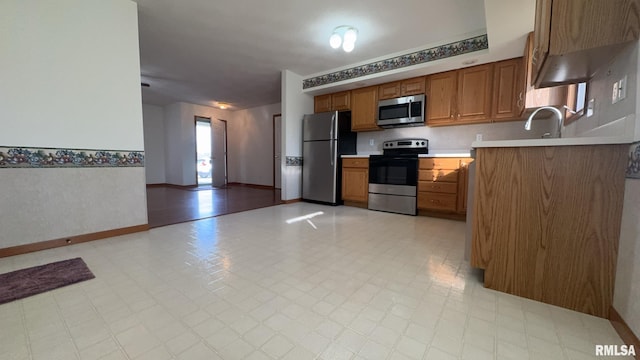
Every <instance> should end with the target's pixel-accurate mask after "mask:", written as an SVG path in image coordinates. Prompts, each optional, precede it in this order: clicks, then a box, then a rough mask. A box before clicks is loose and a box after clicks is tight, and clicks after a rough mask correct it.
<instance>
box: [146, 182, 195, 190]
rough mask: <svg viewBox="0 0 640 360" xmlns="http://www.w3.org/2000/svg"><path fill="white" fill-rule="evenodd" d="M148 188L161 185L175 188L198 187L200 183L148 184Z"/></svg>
mask: <svg viewBox="0 0 640 360" xmlns="http://www.w3.org/2000/svg"><path fill="white" fill-rule="evenodd" d="M147 187H148V188H159V187H169V188H174V189H192V188H196V187H198V185H176V184H167V183H162V184H147Z"/></svg>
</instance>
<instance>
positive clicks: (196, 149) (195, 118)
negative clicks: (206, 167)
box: [193, 115, 213, 187]
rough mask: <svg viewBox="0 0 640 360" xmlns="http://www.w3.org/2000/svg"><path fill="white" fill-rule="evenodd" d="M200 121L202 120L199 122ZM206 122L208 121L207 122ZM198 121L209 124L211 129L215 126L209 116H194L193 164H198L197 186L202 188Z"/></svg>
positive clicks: (196, 169)
mask: <svg viewBox="0 0 640 360" xmlns="http://www.w3.org/2000/svg"><path fill="white" fill-rule="evenodd" d="M198 119H200V120H198ZM205 120H206V121H205ZM198 121H201V122H207V121H208V122H209V128H211V126H213V125H212V124H211V117H207V116H200V115H194V116H193V140H194V142H193V143H194V144H195V146H194V147H193V150H194V153H193V154H194V161H193V163H194V164H196V167H195V175H196V186H200V183H199V182H198V129H197V127H198ZM211 156H213V154H211ZM211 186H212V187H213V184H211Z"/></svg>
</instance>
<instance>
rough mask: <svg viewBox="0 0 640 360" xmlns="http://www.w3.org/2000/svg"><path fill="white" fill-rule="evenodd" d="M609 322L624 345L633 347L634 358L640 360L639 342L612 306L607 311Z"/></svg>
mask: <svg viewBox="0 0 640 360" xmlns="http://www.w3.org/2000/svg"><path fill="white" fill-rule="evenodd" d="M609 322H611V325H613V328H614V329H615V330H616V332H617V333H618V335H620V338H621V339H622V341H623V342H624V343H625V344H626V345H633V347H634V349H635V350H636V352H638V354H637V355H636V356H635V358H636V359H640V340H639V339H638V337H637V336H636V334H634V333H633V330H631V328H630V327H629V325H627V323H626V322H625V321H624V319H623V318H622V316H620V314H619V313H618V311H617V310H616V309H615V308H614V307H613V306H612V307H611V309H609Z"/></svg>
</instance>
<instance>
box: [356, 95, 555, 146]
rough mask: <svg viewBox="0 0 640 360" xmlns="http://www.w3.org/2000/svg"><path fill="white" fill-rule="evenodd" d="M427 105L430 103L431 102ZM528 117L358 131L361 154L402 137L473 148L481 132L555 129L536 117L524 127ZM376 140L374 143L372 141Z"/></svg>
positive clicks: (533, 134) (525, 135) (501, 135)
mask: <svg viewBox="0 0 640 360" xmlns="http://www.w3.org/2000/svg"><path fill="white" fill-rule="evenodd" d="M427 106H429V105H428V104H427ZM524 123H525V121H524V120H518V121H509V122H500V123H494V124H474V125H459V126H439V127H429V126H417V127H404V128H394V129H387V130H382V131H367V132H360V133H358V146H357V152H358V154H367V153H374V152H380V151H382V142H383V141H386V140H394V139H402V138H410V137H417V138H424V139H428V140H429V151H430V152H431V153H433V152H436V151H438V150H452V151H453V150H455V151H466V152H468V151H469V149H471V143H472V142H474V141H475V140H476V135H477V134H482V139H483V140H484V141H488V140H505V139H529V138H540V137H541V136H542V135H543V134H544V133H545V132H551V131H552V129H555V127H554V126H555V124H556V123H555V122H554V120H553V119H540V120H538V119H536V120H534V122H533V125H532V126H531V131H526V130H525V129H524ZM371 140H373V145H371V143H370V141H371Z"/></svg>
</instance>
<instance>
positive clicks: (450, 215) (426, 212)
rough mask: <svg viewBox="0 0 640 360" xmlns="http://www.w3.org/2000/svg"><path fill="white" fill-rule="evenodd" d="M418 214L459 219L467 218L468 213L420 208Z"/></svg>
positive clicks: (464, 219)
mask: <svg viewBox="0 0 640 360" xmlns="http://www.w3.org/2000/svg"><path fill="white" fill-rule="evenodd" d="M418 215H421V216H429V217H437V218H441V219H449V220H458V221H466V220H467V215H466V214H458V213H447V212H438V211H430V210H418Z"/></svg>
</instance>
